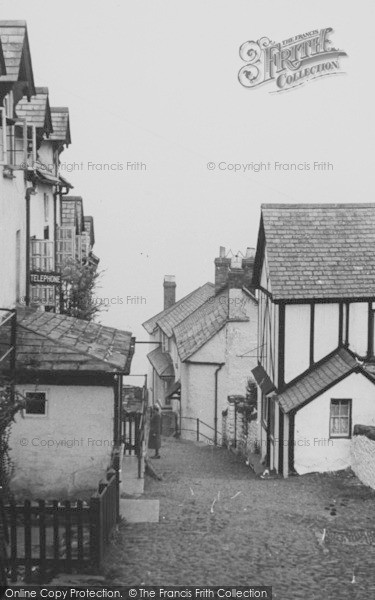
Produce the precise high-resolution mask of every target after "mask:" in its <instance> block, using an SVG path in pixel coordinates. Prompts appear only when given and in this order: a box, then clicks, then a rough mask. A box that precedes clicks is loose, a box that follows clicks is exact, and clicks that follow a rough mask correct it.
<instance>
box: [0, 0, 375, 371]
mask: <svg viewBox="0 0 375 600" xmlns="http://www.w3.org/2000/svg"><path fill="white" fill-rule="evenodd" d="M374 12H375V11H374V2H373V1H371V0H362V1H361V2H360V3H357V2H349V1H348V0H346V2H343V1H342V0H340V1H338V0H333V1H331V0H328V1H327V0H324V1H322V0H315V2H309V3H307V2H303V3H302V2H301V1H298V2H297V0H267V1H264V2H262V3H261V2H259V1H257V0H236V1H235V2H234V1H233V0H225V1H224V0H204V1H202V0H189V1H187V0H121V1H115V0H106V1H105V2H104V1H103V2H97V1H88V0H74V1H72V0H64V2H56V1H51V0H49V1H47V0H32V1H31V2H30V0H0V18H1V19H25V20H26V21H27V23H28V33H29V40H30V47H31V54H32V61H33V69H34V77H35V82H36V84H37V85H39V86H41V85H46V86H48V87H49V90H50V103H51V105H52V106H61V105H63V106H64V105H67V106H69V109H70V117H71V130H72V145H71V147H70V148H69V150H68V151H66V152H64V154H63V155H62V156H61V160H62V162H63V163H69V164H70V163H73V162H76V163H81V162H82V161H83V163H84V169H83V170H75V171H74V172H71V173H67V172H66V173H65V175H66V177H67V178H68V179H69V180H70V181H71V182H72V183H73V185H74V188H75V189H74V190H73V193H75V194H77V195H82V196H83V198H84V208H85V213H86V214H92V215H93V216H94V219H95V233H96V246H95V252H96V254H98V256H99V257H100V258H101V268H102V269H106V273H105V275H104V277H103V284H102V285H103V287H102V289H101V290H100V291H99V295H102V296H103V297H109V298H112V297H113V298H117V297H119V298H122V299H123V304H122V305H121V304H116V305H114V306H113V307H112V308H111V309H110V310H109V311H108V312H107V313H104V314H103V315H102V318H101V321H102V322H103V323H104V324H108V325H112V326H115V327H119V328H123V329H129V330H131V331H132V332H133V333H134V334H135V335H136V336H137V338H138V339H142V340H145V339H147V337H148V336H147V334H146V332H145V331H144V330H143V328H142V327H141V323H142V322H143V321H144V320H146V319H147V318H149V317H150V316H152V315H153V314H155V313H156V312H158V311H159V310H161V309H162V281H163V276H164V274H175V275H176V278H177V295H178V298H179V297H181V296H183V295H184V294H186V293H188V292H190V291H191V290H193V289H194V288H195V287H197V286H199V285H202V284H203V283H205V282H206V281H208V280H211V281H213V276H214V268H213V260H214V258H215V256H217V255H218V250H219V246H220V245H223V246H226V247H227V248H232V249H233V250H234V251H237V250H238V249H240V250H242V251H243V250H245V248H246V246H255V244H256V235H257V228H258V223H259V207H260V204H261V203H262V202H280V203H281V202H304V203H305V202H360V201H371V200H372V198H373V193H372V188H373V173H374V167H373V160H374V152H373V151H374V140H375V135H374V133H375V132H374V122H375V119H374V82H373V69H374V58H373V23H374V22H375V19H374ZM324 27H332V28H333V29H334V33H333V35H332V36H331V37H332V41H333V43H334V45H335V46H336V47H338V48H340V49H342V50H344V51H346V52H347V53H348V55H349V57H348V58H347V59H342V60H341V65H342V70H343V71H345V72H346V75H340V76H336V77H328V78H324V79H322V80H320V81H319V80H317V81H314V82H311V83H307V84H306V85H305V86H301V87H300V88H299V89H298V90H294V91H292V92H287V93H283V94H270V93H268V92H269V90H270V89H274V87H275V86H274V84H270V85H269V86H268V87H261V88H259V89H245V88H244V87H242V86H241V85H240V84H239V83H238V80H237V73H238V71H239V69H240V68H241V67H242V66H243V64H244V63H243V62H242V61H241V60H240V58H239V54H238V49H239V46H240V45H241V44H242V43H243V42H245V41H247V40H257V39H259V38H260V37H263V36H267V37H269V38H271V39H273V40H274V41H276V42H278V41H282V40H284V39H286V38H289V37H292V36H294V35H297V34H302V33H305V32H307V31H311V30H312V29H320V28H324ZM274 160H277V161H280V162H304V161H307V162H312V161H330V162H331V163H333V165H334V170H333V172H323V173H319V172H311V171H310V172H308V171H307V172H306V171H303V172H297V173H295V172H293V173H288V172H278V173H275V172H267V173H242V174H241V173H234V172H229V171H222V172H219V171H218V170H217V169H216V170H215V171H209V170H208V169H207V166H206V165H207V162H208V161H214V162H215V163H218V162H220V161H227V162H239V163H248V162H260V161H264V162H267V161H274ZM88 161H91V162H93V163H113V162H114V163H117V162H119V163H126V162H127V161H140V162H141V161H142V162H143V163H146V164H147V170H146V171H136V172H129V171H112V172H111V173H108V172H103V171H96V172H95V171H88V169H87V162H88ZM62 174H64V172H62ZM127 296H143V297H144V298H146V302H147V303H146V304H143V305H129V304H126V298H127ZM150 349H151V348H148V351H149V350H150ZM144 350H145V347H141V346H138V347H137V350H136V356H135V358H134V360H133V368H132V371H133V372H134V373H135V372H137V373H139V372H140V373H144V372H146V370H147V365H146V362H145V359H144ZM134 382H135V380H134V381H133V383H134Z"/></svg>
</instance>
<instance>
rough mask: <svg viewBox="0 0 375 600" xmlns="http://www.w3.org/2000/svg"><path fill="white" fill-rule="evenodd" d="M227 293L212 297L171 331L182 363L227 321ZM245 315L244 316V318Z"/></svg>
mask: <svg viewBox="0 0 375 600" xmlns="http://www.w3.org/2000/svg"><path fill="white" fill-rule="evenodd" d="M228 309H229V302H228V291H227V290H225V291H224V292H223V293H221V294H218V295H217V296H212V297H211V298H209V300H207V301H206V302H205V303H204V304H202V306H200V307H199V308H198V309H196V310H195V311H194V312H193V313H191V314H190V315H189V316H188V317H187V318H186V319H184V320H183V321H181V323H179V324H178V325H176V327H174V329H173V333H174V334H175V338H176V344H177V350H178V354H179V356H180V359H181V360H182V361H184V360H186V359H188V358H189V357H190V356H192V354H194V353H195V352H197V350H199V348H201V347H202V346H203V345H204V344H205V343H206V342H208V340H210V339H211V338H212V337H213V336H214V335H215V334H216V333H217V332H218V331H220V329H222V327H224V325H225V324H226V322H227V320H228ZM245 316H246V315H245V314H244V317H245Z"/></svg>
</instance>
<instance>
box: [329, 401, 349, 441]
mask: <svg viewBox="0 0 375 600" xmlns="http://www.w3.org/2000/svg"><path fill="white" fill-rule="evenodd" d="M351 413H352V401H351V400H347V399H343V400H342V399H336V398H332V399H331V413H330V423H329V435H330V437H338V438H345V437H346V438H350V437H351Z"/></svg>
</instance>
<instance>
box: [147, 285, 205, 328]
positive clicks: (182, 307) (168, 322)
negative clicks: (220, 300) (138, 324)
mask: <svg viewBox="0 0 375 600" xmlns="http://www.w3.org/2000/svg"><path fill="white" fill-rule="evenodd" d="M214 293H215V286H214V285H213V283H205V284H204V285H202V286H201V287H199V288H197V289H196V290H194V291H193V292H191V293H190V294H188V295H187V296H184V297H183V298H181V300H179V301H178V302H176V303H175V304H173V306H171V307H170V308H167V309H166V310H163V311H161V312H160V313H158V314H157V315H155V316H154V317H151V319H148V320H147V321H145V322H144V323H143V327H144V328H145V329H146V331H147V332H148V333H150V334H151V333H153V331H155V329H156V327H160V328H161V329H162V330H163V331H164V333H165V334H166V335H167V336H168V337H171V336H172V334H173V327H175V326H176V325H178V323H180V322H181V321H183V319H185V318H186V317H187V316H188V315H190V313H192V312H193V311H194V310H196V309H197V308H199V306H201V305H202V304H203V303H204V302H206V300H208V298H210V297H211V296H213V295H214Z"/></svg>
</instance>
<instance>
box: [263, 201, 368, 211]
mask: <svg viewBox="0 0 375 600" xmlns="http://www.w3.org/2000/svg"><path fill="white" fill-rule="evenodd" d="M272 208H277V209H279V208H282V209H288V210H291V209H298V210H300V209H312V208H339V209H341V208H375V202H359V203H358V204H356V203H354V202H348V203H344V202H340V203H317V204H312V203H307V204H303V203H300V204H299V203H296V204H277V203H276V204H272V203H264V204H261V209H262V210H265V209H266V210H267V209H272Z"/></svg>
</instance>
